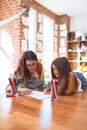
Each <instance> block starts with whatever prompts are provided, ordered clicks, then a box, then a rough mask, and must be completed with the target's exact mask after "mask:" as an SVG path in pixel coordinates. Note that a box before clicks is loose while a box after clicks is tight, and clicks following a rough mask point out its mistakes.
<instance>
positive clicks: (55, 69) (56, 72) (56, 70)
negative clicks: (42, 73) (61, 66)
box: [52, 64, 59, 78]
mask: <svg viewBox="0 0 87 130" xmlns="http://www.w3.org/2000/svg"><path fill="white" fill-rule="evenodd" d="M52 68H53V73H54V74H55V76H56V77H57V78H58V76H59V75H58V69H57V67H56V66H55V65H54V64H53V65H52Z"/></svg>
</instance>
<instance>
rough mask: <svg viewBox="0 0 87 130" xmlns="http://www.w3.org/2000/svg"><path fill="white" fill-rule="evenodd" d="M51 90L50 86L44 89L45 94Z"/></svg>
mask: <svg viewBox="0 0 87 130" xmlns="http://www.w3.org/2000/svg"><path fill="white" fill-rule="evenodd" d="M50 92H51V89H50V86H49V87H47V88H46V89H44V94H50Z"/></svg>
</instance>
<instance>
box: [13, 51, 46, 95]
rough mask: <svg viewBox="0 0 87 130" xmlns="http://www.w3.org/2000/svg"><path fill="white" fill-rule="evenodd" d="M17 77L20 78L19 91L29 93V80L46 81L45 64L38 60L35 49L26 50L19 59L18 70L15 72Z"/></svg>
mask: <svg viewBox="0 0 87 130" xmlns="http://www.w3.org/2000/svg"><path fill="white" fill-rule="evenodd" d="M14 74H15V76H16V79H20V81H21V82H20V84H19V85H18V92H22V93H23V94H29V93H30V92H31V89H29V82H32V81H36V80H39V81H40V80H41V81H42V84H43V81H44V73H43V66H42V64H41V63H40V62H38V60H37V56H36V54H35V53H34V52H33V51H26V52H25V53H24V54H23V56H22V58H21V59H20V61H19V64H18V67H17V70H16V71H15V72H14Z"/></svg>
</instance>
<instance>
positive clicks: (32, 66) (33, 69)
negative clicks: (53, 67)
mask: <svg viewBox="0 0 87 130" xmlns="http://www.w3.org/2000/svg"><path fill="white" fill-rule="evenodd" d="M26 67H27V69H28V70H29V71H30V73H34V72H36V69H37V62H36V60H26Z"/></svg>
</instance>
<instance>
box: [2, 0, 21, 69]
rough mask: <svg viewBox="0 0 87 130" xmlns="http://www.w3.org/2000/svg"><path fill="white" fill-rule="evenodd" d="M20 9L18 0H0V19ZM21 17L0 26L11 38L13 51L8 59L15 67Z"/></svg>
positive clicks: (18, 51)
mask: <svg viewBox="0 0 87 130" xmlns="http://www.w3.org/2000/svg"><path fill="white" fill-rule="evenodd" d="M20 10H21V3H20V2H19V0H15V1H14V0H9V1H6V0H0V20H1V21H3V20H5V19H7V18H9V17H11V16H13V15H14V14H17V13H18V12H19V11H20ZM21 29H22V27H21V19H20V17H19V18H17V19H15V20H13V21H11V22H8V23H7V24H3V25H2V26H0V32H2V31H3V30H4V31H6V32H7V33H8V34H9V36H10V37H11V39H12V45H13V48H14V52H13V53H12V55H11V57H10V60H11V63H12V65H13V67H14V68H15V67H16V65H17V62H18V59H19V57H20V39H21ZM8 60H9V59H8Z"/></svg>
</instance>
